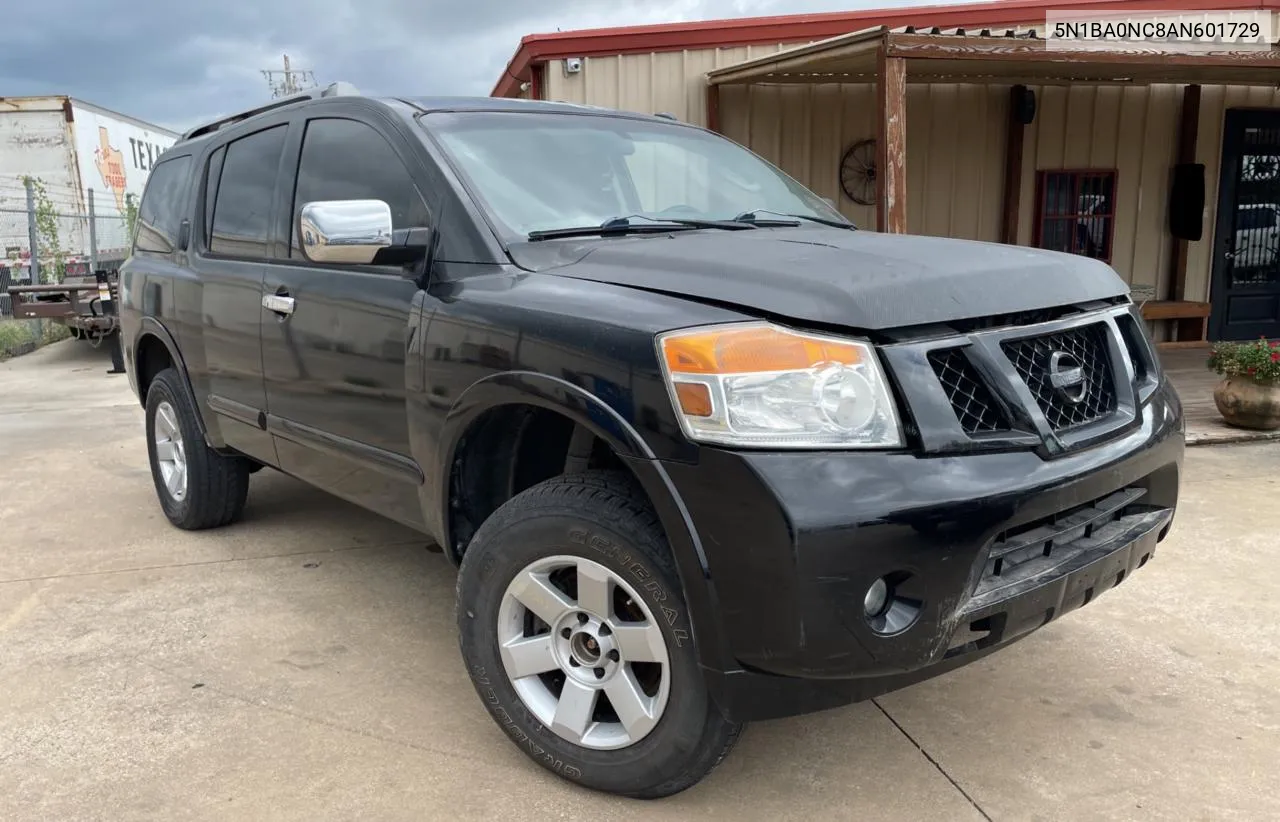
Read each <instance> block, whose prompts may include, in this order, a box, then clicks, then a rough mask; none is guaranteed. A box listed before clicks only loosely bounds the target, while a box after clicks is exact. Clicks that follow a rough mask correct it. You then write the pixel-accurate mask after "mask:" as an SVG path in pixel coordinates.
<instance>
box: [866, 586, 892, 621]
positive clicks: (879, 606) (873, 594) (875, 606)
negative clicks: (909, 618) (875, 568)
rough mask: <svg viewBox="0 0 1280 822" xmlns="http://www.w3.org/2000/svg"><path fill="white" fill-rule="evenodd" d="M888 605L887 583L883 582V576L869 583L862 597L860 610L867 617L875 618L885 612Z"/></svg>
mask: <svg viewBox="0 0 1280 822" xmlns="http://www.w3.org/2000/svg"><path fill="white" fill-rule="evenodd" d="M888 605H889V583H888V582H885V579H884V577H880V578H879V579H877V580H876V581H875V582H873V583H871V587H870V588H868V589H867V593H866V596H864V597H863V598H862V610H863V612H864V613H865V614H866V615H867V619H875V618H876V617H878V616H880V615H881V614H883V613H884V612H885V609H886V608H887V607H888Z"/></svg>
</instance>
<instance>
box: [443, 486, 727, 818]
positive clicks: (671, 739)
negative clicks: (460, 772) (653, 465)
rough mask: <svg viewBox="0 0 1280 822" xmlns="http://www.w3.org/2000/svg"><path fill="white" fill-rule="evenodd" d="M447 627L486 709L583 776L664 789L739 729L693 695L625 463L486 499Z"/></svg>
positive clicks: (663, 559) (674, 609) (699, 679)
mask: <svg viewBox="0 0 1280 822" xmlns="http://www.w3.org/2000/svg"><path fill="white" fill-rule="evenodd" d="M548 584H549V585H550V586H552V587H546V585H548ZM548 594H549V596H548ZM525 603H532V604H530V605H526V604H525ZM458 628H459V643H460V645H461V649H462V656H463V659H464V660H465V661H466V664H467V668H468V671H469V673H470V675H471V679H472V684H473V685H474V686H475V688H476V691H477V693H479V695H480V698H481V699H482V700H483V701H484V704H485V708H486V709H487V710H488V711H489V714H490V715H491V716H492V717H493V718H494V720H495V721H496V722H497V723H498V724H499V726H500V727H501V728H502V729H503V730H504V731H505V732H506V733H507V734H508V735H510V736H511V737H512V739H513V740H514V741H515V743H516V745H517V746H518V747H519V748H520V749H521V750H522V751H524V753H525V754H526V755H528V756H529V757H531V758H532V759H533V760H534V761H535V762H537V763H538V764H539V765H541V766H543V767H544V768H547V769H548V770H551V771H552V772H554V773H556V774H558V775H560V776H562V777H565V778H567V779H570V780H572V781H574V782H577V783H579V784H582V785H584V786H587V787H590V788H594V789H596V790H601V791H607V792H609V793H615V794H621V795H624V796H630V797H635V798H642V799H650V798H657V797H662V796H669V795H671V794H674V793H678V792H680V791H682V790H685V789H686V788H688V787H690V786H692V785H694V784H695V783H697V782H698V781H699V780H701V779H702V778H703V777H704V776H706V775H707V774H708V773H710V771H711V770H712V769H713V768H714V767H715V766H716V765H717V764H719V763H720V761H721V760H722V759H723V758H724V757H725V755H726V754H728V752H729V750H730V749H731V748H732V747H733V745H734V743H735V742H736V741H737V739H738V735H739V734H740V732H741V730H742V727H743V726H742V725H741V724H740V723H735V722H730V721H729V720H727V719H725V718H724V716H723V715H722V714H721V713H720V711H719V709H718V707H717V706H716V704H715V703H714V702H713V701H712V700H711V698H710V695H709V694H708V692H707V687H706V683H705V680H704V678H703V673H702V670H701V668H700V667H699V665H698V657H697V652H696V649H695V647H694V643H693V638H692V637H693V627H692V625H691V623H690V621H689V612H688V608H687V607H686V606H685V603H684V597H683V594H682V592H681V589H680V582H679V578H678V577H677V575H676V572H675V566H674V562H673V560H672V557H671V552H670V550H669V548H668V546H667V543H666V539H665V537H664V535H663V533H662V528H661V526H660V525H659V523H658V519H657V516H656V515H655V514H654V513H653V510H652V508H651V507H650V505H649V503H648V501H647V499H645V497H644V494H643V492H641V491H640V490H639V488H638V487H637V486H636V485H635V483H634V482H633V481H632V480H631V478H630V477H629V476H627V475H625V474H621V473H616V472H609V471H590V472H586V473H582V474H571V475H565V476H560V477H556V478H553V479H550V480H547V481H546V482H543V483H540V484H538V485H535V486H533V487H532V488H530V489H528V490H526V491H524V492H522V493H520V494H518V495H516V496H515V497H514V498H512V499H511V500H509V501H508V502H507V503H506V504H505V505H503V506H502V507H500V508H499V509H498V510H497V511H495V512H494V513H493V515H492V516H490V517H489V518H488V519H487V520H486V521H485V522H484V524H483V525H482V526H481V527H480V530H479V531H477V533H476V535H475V538H474V539H473V540H472V541H471V543H470V545H469V546H468V548H467V551H466V554H465V555H464V556H463V560H462V567H461V569H460V572H459V576H458ZM517 646H519V647H518V648H517ZM527 652H533V653H532V655H530V654H529V653H527ZM575 706H582V707H579V709H578V710H576V711H575V710H574V708H575ZM624 718H625V720H624Z"/></svg>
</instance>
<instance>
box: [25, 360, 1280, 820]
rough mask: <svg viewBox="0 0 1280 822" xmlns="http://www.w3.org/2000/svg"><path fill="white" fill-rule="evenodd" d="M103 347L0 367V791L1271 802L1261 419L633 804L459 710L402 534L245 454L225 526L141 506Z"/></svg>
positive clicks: (248, 807)
mask: <svg viewBox="0 0 1280 822" xmlns="http://www.w3.org/2000/svg"><path fill="white" fill-rule="evenodd" d="M107 367H108V364H107V360H106V358H105V356H104V352H100V351H99V352H94V351H92V350H90V349H88V348H86V347H85V346H84V345H83V344H81V343H74V342H66V343H60V344H57V345H54V346H51V347H49V348H47V349H44V350H41V351H38V352H36V353H34V354H30V355H27V356H25V357H21V358H18V359H16V360H13V361H11V362H7V363H4V364H0V523H2V525H0V534H2V535H3V536H0V544H2V545H3V547H4V550H3V551H0V818H3V819H13V820H28V819H30V820H47V819H58V820H79V819H111V820H134V819H178V818H182V819H247V818H252V819H264V820H275V819H280V820H289V819H298V820H320V819H352V818H361V819H378V820H383V819H387V820H396V819H406V820H409V819H413V820H420V819H435V818H440V819H444V818H448V819H484V818H493V817H502V818H507V817H510V816H511V813H512V810H511V809H512V808H513V807H519V808H521V809H522V811H523V813H521V814H520V816H521V817H522V818H554V819H582V820H589V819H599V818H603V817H605V816H606V815H610V816H613V817H618V816H621V817H623V818H628V817H638V816H641V815H643V816H644V818H646V819H655V820H662V819H672V820H685V819H693V818H698V819H733V820H744V819H746V820H755V819H767V820H773V819H783V818H820V819H855V818H856V819H860V820H881V819H883V820H889V819H895V820H897V819H904V818H906V819H913V820H946V821H947V822H952V820H970V819H972V820H980V819H984V818H986V819H994V820H1011V821H1014V820H1016V821H1017V822H1023V821H1024V820H1059V819H1060V820H1071V822H1076V821H1077V820H1093V819H1098V820H1102V819H1106V820H1127V819H1142V820H1145V819H1170V820H1173V819H1177V820H1188V819H1205V820H1214V822H1219V820H1228V819H1241V820H1246V819H1247V820H1259V819H1275V818H1280V792H1277V790H1276V789H1275V787H1274V786H1275V785H1276V784H1277V783H1280V758H1277V757H1276V755H1275V752H1276V751H1277V750H1280V698H1278V697H1280V573H1278V572H1277V571H1276V570H1275V569H1276V568H1277V567H1280V542H1277V540H1276V539H1275V537H1274V533H1275V522H1276V519H1275V518H1276V515H1275V513H1274V512H1275V511H1276V510H1277V509H1276V505H1275V503H1274V500H1275V499H1276V495H1277V492H1278V491H1280V487H1277V484H1278V483H1280V445H1277V444H1259V445H1250V446H1222V447H1213V448H1197V449H1194V450H1192V451H1190V452H1189V453H1188V457H1187V476H1186V485H1185V492H1184V498H1183V505H1182V508H1181V509H1180V511H1179V515H1178V521H1177V523H1176V524H1175V527H1174V532H1173V535H1172V536H1171V537H1170V539H1169V540H1168V541H1167V542H1166V543H1164V544H1163V545H1162V546H1161V549H1160V551H1159V552H1158V553H1157V555H1156V558H1155V560H1154V561H1153V562H1151V563H1150V564H1149V565H1148V566H1147V567H1146V568H1144V569H1143V570H1142V571H1141V572H1140V573H1138V574H1136V575H1135V576H1134V577H1133V579H1132V580H1130V581H1127V582H1126V583H1125V584H1124V585H1122V586H1121V587H1120V588H1118V589H1117V590H1115V591H1112V592H1108V593H1107V594H1105V595H1103V596H1102V597H1100V598H1099V599H1098V600H1097V601H1096V602H1094V603H1092V604H1090V605H1089V606H1088V607H1086V608H1084V609H1083V610H1081V611H1078V612H1076V613H1073V614H1071V615H1069V616H1067V617H1065V618H1064V619H1062V620H1061V621H1059V622H1056V623H1053V624H1052V625H1050V626H1049V627H1047V628H1045V629H1044V630H1043V631H1041V632H1039V633H1038V634H1036V635H1035V636H1033V637H1030V638H1028V639H1026V640H1025V641H1023V642H1021V643H1019V644H1017V645H1015V646H1013V647H1011V648H1009V649H1007V650H1005V651H1003V652H1001V653H999V654H996V655H995V656H993V657H991V658H988V659H985V660H983V661H981V662H979V663H976V664H974V665H972V666H970V667H968V668H965V669H962V670H960V671H957V672H955V673H952V674H950V675H947V676H945V677H942V678H940V679H936V680H933V681H930V682H926V683H922V684H920V685H917V686H914V687H912V688H909V689H906V690H904V691H900V692H897V693H894V694H890V695H888V696H885V697H882V698H880V699H878V700H877V701H876V702H875V703H863V704H860V705H855V706H852V707H849V708H845V709H841V710H836V711H831V712H827V713H822V714H816V715H813V716H808V717H801V718H797V719H788V720H779V721H774V722H767V723H759V724H756V725H754V726H752V727H751V728H749V729H748V730H747V732H746V734H745V735H744V737H743V740H742V742H741V743H740V744H739V746H738V748H737V749H736V750H735V751H734V753H733V754H732V755H731V756H730V757H729V758H728V759H727V760H726V762H725V763H724V765H722V766H721V768H720V769H718V770H717V771H716V772H715V773H713V774H712V775H711V777H709V778H708V779H707V780H706V781H705V782H703V783H702V784H700V785H699V786H697V787H695V788H694V789H692V790H690V791H688V792H686V793H684V794H681V795H679V796H676V797H674V798H672V799H670V800H664V801H661V802H655V803H648V804H643V805H642V804H639V803H635V802H631V801H627V800H621V799H617V798H614V797H609V796H602V795H598V794H593V793H589V792H586V791H583V790H581V789H578V788H576V787H575V786H573V785H570V784H568V783H566V782H563V781H560V780H557V779H555V778H553V777H552V776H551V775H549V774H547V773H546V772H545V771H543V770H542V769H540V768H538V767H536V766H535V765H533V764H532V763H530V762H528V761H527V760H526V759H525V757H524V756H523V755H522V754H520V753H519V751H518V750H517V749H516V748H515V747H514V746H513V745H511V743H510V742H509V741H508V740H507V738H506V737H505V736H504V735H503V734H502V732H501V731H500V730H499V729H498V727H497V726H496V725H495V724H494V723H493V722H492V721H491V720H490V719H489V718H488V716H487V714H485V712H484V710H483V709H482V707H481V705H480V702H479V700H478V699H477V697H476V695H475V693H474V691H473V690H472V689H471V686H470V684H469V683H468V681H467V679H466V677H465V675H464V673H463V670H462V665H461V661H460V659H459V656H458V651H457V640H456V635H455V631H454V627H453V584H454V574H453V571H452V569H451V568H450V567H449V566H448V565H447V563H446V562H445V561H444V560H443V559H442V558H441V557H440V556H439V555H437V554H431V553H428V552H426V551H424V550H423V540H422V539H420V538H419V537H418V536H417V535H415V534H414V533H413V532H410V531H407V530H406V529H404V528H402V527H400V526H398V525H396V524H394V523H391V522H388V521H385V520H382V519H379V518H378V517H376V516H373V515H371V514H368V513H365V512H363V511H360V510H358V509H356V508H353V507H351V506H349V505H347V504H346V503H343V502H340V501H337V500H333V499H331V498H329V497H327V496H325V495H323V494H321V493H319V492H317V491H313V490H311V489H309V488H306V487H305V486H303V485H301V484H299V483H297V482H295V481H293V480H290V479H288V478H286V477H283V476H280V475H278V474H275V473H273V472H262V473H260V474H257V475H255V476H254V478H253V481H252V487H251V493H250V504H249V509H248V512H247V516H246V518H245V521H244V522H243V523H241V524H238V525H236V526H233V527H230V528H227V529H224V530H221V531H217V532H206V533H202V534H187V533H183V532H180V531H178V530H176V529H173V528H171V527H169V525H168V524H167V523H166V522H165V521H164V518H163V517H162V516H161V514H160V511H159V508H158V506H157V504H156V502H155V498H154V490H153V488H152V485H151V481H150V478H149V475H148V473H147V468H146V450H145V447H144V445H143V440H142V436H141V411H140V409H139V408H138V407H137V404H136V403H134V402H133V401H132V399H131V397H130V396H129V394H128V387H127V383H126V381H125V378H124V377H122V376H111V377H109V376H107V375H106V374H105V371H106V369H107ZM40 511H43V512H46V513H43V514H38V513H37V512H40ZM517 803H518V804H517Z"/></svg>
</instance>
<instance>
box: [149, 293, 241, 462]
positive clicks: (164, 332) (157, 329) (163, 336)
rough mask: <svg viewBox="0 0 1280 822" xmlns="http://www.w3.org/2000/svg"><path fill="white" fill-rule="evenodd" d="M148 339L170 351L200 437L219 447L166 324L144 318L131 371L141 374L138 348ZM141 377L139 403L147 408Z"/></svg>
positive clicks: (212, 446) (175, 342) (171, 359)
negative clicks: (154, 339)
mask: <svg viewBox="0 0 1280 822" xmlns="http://www.w3.org/2000/svg"><path fill="white" fill-rule="evenodd" d="M147 337H155V338H156V339H157V340H159V341H160V344H161V345H163V346H164V347H165V349H167V350H168V352H169V361H170V362H172V363H173V365H174V368H175V369H176V370H177V372H178V379H179V380H180V381H181V383H182V388H183V390H184V391H186V394H187V400H188V401H189V402H190V403H191V407H192V408H194V409H195V411H196V414H195V418H196V425H197V426H198V427H199V428H200V436H201V437H203V438H204V440H205V442H207V443H208V444H209V447H211V448H217V447H219V444H217V443H214V442H213V441H212V440H211V439H210V436H209V428H208V426H207V425H206V424H205V420H204V407H203V406H202V405H201V404H200V403H199V402H198V401H197V400H196V392H195V389H194V388H193V387H192V386H191V377H190V376H189V375H188V374H187V364H186V361H185V360H183V358H182V352H181V351H180V350H179V348H178V342H177V340H175V339H174V338H173V335H172V334H170V333H169V329H167V328H165V327H164V324H163V323H161V322H160V321H159V320H157V319H156V318H155V317H143V318H142V319H141V321H140V322H139V324H138V332H137V333H136V334H134V337H133V342H132V345H131V346H130V350H131V351H132V352H133V357H132V360H133V362H131V363H129V365H130V366H132V369H131V370H132V371H133V373H134V374H138V373H139V372H138V363H137V359H138V346H139V344H140V343H141V342H142V341H143V340H144V339H146V338H147ZM140 377H141V375H140V374H139V381H138V385H137V394H138V401H139V402H141V403H142V405H143V406H144V407H145V406H146V404H147V398H146V395H144V394H143V393H142V383H141V379H140Z"/></svg>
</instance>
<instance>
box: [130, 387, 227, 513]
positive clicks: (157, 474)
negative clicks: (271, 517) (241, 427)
mask: <svg viewBox="0 0 1280 822" xmlns="http://www.w3.org/2000/svg"><path fill="white" fill-rule="evenodd" d="M195 414H196V412H195V409H194V408H192V407H191V403H190V401H189V400H188V399H187V393H186V391H185V390H183V387H182V382H181V380H180V379H179V377H178V372H177V371H175V370H174V369H172V368H166V369H165V370H163V371H161V372H160V373H159V374H157V375H156V377H155V379H154V380H152V382H151V385H150V387H149V388H148V389H147V410H146V432H147V454H148V457H149V458H150V461H151V477H152V479H153V480H154V481H155V486H156V495H157V496H158V497H159V498H160V507H161V508H162V509H163V510H164V515H165V517H167V518H168V520H169V522H171V523H173V524H174V525H176V526H178V527H179V528H183V529H185V530H188V531H196V530H201V529H204V528H216V527H218V526H221V525H226V524H228V523H231V522H234V521H235V520H237V519H239V518H240V514H241V513H242V512H243V511H244V503H245V499H246V498H247V496H248V493H249V461H248V460H246V459H244V458H243V457H237V456H224V455H222V454H219V453H217V452H216V451H214V450H213V449H211V448H209V446H208V445H206V444H205V441H204V437H203V436H202V435H201V434H200V428H199V426H198V425H197V424H196V416H195Z"/></svg>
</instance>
